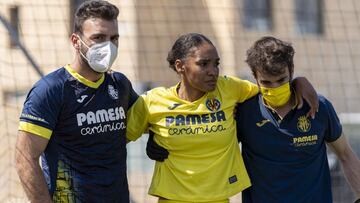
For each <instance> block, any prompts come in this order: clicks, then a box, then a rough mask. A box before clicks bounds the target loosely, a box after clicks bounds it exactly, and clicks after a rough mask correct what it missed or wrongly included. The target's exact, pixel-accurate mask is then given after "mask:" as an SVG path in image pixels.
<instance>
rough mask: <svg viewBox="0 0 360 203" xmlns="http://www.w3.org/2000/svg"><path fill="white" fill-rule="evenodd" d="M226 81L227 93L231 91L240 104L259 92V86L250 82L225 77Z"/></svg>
mask: <svg viewBox="0 0 360 203" xmlns="http://www.w3.org/2000/svg"><path fill="white" fill-rule="evenodd" d="M224 81H226V82H225V91H230V92H231V94H232V95H235V96H236V98H237V102H239V103H242V102H244V101H245V100H248V99H250V98H251V97H253V96H255V95H256V94H257V93H258V92H259V90H258V86H257V85H256V84H254V83H252V82H250V81H248V80H241V79H239V78H237V77H230V76H224Z"/></svg>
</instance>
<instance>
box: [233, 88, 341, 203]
mask: <svg viewBox="0 0 360 203" xmlns="http://www.w3.org/2000/svg"><path fill="white" fill-rule="evenodd" d="M319 103H320V104H319V111H318V112H317V113H316V117H315V119H311V118H307V117H306V114H307V112H308V111H309V109H310V107H309V106H308V104H307V103H305V104H304V105H303V107H302V108H301V109H299V110H298V109H296V108H294V109H292V110H291V111H290V112H289V113H288V114H287V115H286V116H285V117H284V118H283V119H282V120H281V121H280V122H279V119H278V118H277V116H276V114H274V113H273V112H272V110H271V109H269V108H267V107H266V106H265V105H264V104H263V101H262V96H261V94H259V95H257V96H255V97H253V98H251V99H250V100H247V101H245V102H244V103H242V104H239V105H238V109H237V115H236V120H237V133H238V134H237V135H238V139H239V141H241V143H242V155H243V158H244V162H245V166H246V168H247V171H248V173H249V176H250V179H251V182H252V187H250V188H248V189H246V190H244V191H243V193H242V196H243V203H263V202H276V203H288V202H291V203H297V202H298V203H313V202H321V203H330V202H332V194H331V183H330V172H329V166H328V161H327V155H326V145H325V144H326V142H332V141H335V140H336V139H338V138H339V137H340V136H341V132H342V127H341V124H340V122H339V119H338V117H337V115H336V112H335V110H334V108H333V106H332V105H331V103H330V102H329V101H328V100H327V99H326V98H324V97H322V96H319Z"/></svg>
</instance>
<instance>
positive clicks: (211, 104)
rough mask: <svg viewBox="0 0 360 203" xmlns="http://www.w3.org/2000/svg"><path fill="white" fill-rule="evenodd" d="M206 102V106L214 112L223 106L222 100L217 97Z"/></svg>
mask: <svg viewBox="0 0 360 203" xmlns="http://www.w3.org/2000/svg"><path fill="white" fill-rule="evenodd" d="M205 104H206V107H207V108H208V109H209V110H210V111H212V112H215V111H218V110H219V109H220V106H221V103H220V101H219V100H218V99H216V98H209V99H207V100H206V102H205Z"/></svg>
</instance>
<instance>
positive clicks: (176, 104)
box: [168, 103, 181, 110]
mask: <svg viewBox="0 0 360 203" xmlns="http://www.w3.org/2000/svg"><path fill="white" fill-rule="evenodd" d="M180 105H181V104H179V103H175V104H173V105H172V106H169V107H168V109H169V110H174V109H175V108H176V107H178V106H180Z"/></svg>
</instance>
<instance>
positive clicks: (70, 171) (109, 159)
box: [20, 65, 138, 203]
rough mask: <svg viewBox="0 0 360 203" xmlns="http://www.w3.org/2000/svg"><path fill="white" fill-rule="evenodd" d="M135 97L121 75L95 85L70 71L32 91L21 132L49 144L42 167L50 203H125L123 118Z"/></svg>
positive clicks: (67, 68)
mask: <svg viewBox="0 0 360 203" xmlns="http://www.w3.org/2000/svg"><path fill="white" fill-rule="evenodd" d="M137 97H138V96H137V94H136V93H135V92H134V90H133V88H132V86H131V83H130V81H129V80H128V79H127V78H126V77H125V76H124V75H123V74H121V73H118V72H111V73H105V74H104V75H103V76H102V78H101V79H100V80H99V81H98V82H95V83H94V82H91V81H88V80H86V79H85V78H83V77H82V76H81V75H79V74H77V73H76V72H75V71H74V70H72V69H71V68H70V66H69V65H67V66H65V67H63V68H60V69H58V70H56V71H54V72H52V73H50V74H49V75H47V76H45V77H43V78H42V79H41V80H40V81H39V82H37V83H36V84H35V85H34V87H33V88H32V89H31V91H30V93H29V94H28V97H27V99H26V101H25V104H24V108H23V111H22V114H21V117H20V130H23V131H26V132H30V133H32V134H35V135H38V136H41V137H44V138H46V139H49V142H48V145H47V147H46V149H45V151H44V153H43V155H42V157H41V161H42V162H41V163H42V164H41V166H42V170H43V173H44V176H45V179H46V182H47V184H48V188H49V192H50V194H51V195H52V199H53V201H54V202H119V203H125V202H126V203H128V202H129V191H128V183H127V176H126V138H125V133H126V112H127V110H128V108H129V107H130V106H131V105H132V104H133V103H134V102H135V100H136V99H137Z"/></svg>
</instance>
